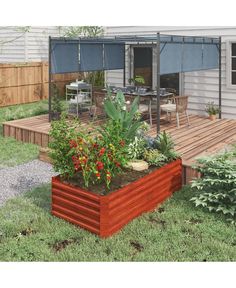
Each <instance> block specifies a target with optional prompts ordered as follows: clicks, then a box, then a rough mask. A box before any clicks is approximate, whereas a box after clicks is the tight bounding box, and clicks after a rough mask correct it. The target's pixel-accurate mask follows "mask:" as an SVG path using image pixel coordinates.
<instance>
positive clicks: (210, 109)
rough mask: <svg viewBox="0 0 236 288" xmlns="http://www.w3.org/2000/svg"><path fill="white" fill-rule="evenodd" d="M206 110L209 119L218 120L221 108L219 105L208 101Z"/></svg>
mask: <svg viewBox="0 0 236 288" xmlns="http://www.w3.org/2000/svg"><path fill="white" fill-rule="evenodd" d="M205 111H206V112H207V113H208V115H209V119H210V120H211V121H214V120H216V115H217V114H219V112H220V108H219V106H217V105H215V103H214V102H208V103H207V105H206V108H205Z"/></svg>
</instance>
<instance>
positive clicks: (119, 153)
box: [49, 115, 128, 188]
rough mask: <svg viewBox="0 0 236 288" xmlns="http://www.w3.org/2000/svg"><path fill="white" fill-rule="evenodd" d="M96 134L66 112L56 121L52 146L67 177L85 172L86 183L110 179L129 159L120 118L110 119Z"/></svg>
mask: <svg viewBox="0 0 236 288" xmlns="http://www.w3.org/2000/svg"><path fill="white" fill-rule="evenodd" d="M97 132H98V134H96V136H94V135H91V134H89V133H88V132H87V131H83V130H82V127H81V126H78V124H77V122H69V121H67V120H66V117H65V115H63V117H62V118H61V120H60V121H55V122H53V123H52V129H51V131H50V136H51V137H52V140H51V142H50V144H49V147H50V148H51V149H52V152H51V153H50V156H51V158H52V160H53V164H54V169H55V171H57V172H59V173H60V174H61V176H62V177H64V178H72V177H74V178H76V177H75V176H76V175H82V178H83V181H84V185H85V186H86V187H89V185H90V184H91V183H93V184H94V183H100V182H102V183H105V184H106V186H107V188H109V185H110V182H111V180H112V178H113V177H115V176H116V175H117V173H119V172H121V171H122V169H123V168H124V167H125V166H126V163H127V158H128V156H127V145H126V141H125V140H124V138H123V133H122V132H123V130H122V127H121V124H120V122H119V121H108V122H107V123H106V124H105V125H104V126H102V127H101V128H99V129H98V131H97Z"/></svg>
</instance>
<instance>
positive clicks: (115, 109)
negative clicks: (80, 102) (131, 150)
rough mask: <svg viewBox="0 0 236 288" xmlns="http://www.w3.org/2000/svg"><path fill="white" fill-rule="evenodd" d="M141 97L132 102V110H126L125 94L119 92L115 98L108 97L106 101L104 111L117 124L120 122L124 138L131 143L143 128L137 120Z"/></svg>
mask: <svg viewBox="0 0 236 288" xmlns="http://www.w3.org/2000/svg"><path fill="white" fill-rule="evenodd" d="M138 102H139V97H136V98H135V99H134V101H133V102H132V104H131V106H130V109H127V108H126V101H125V97H124V94H123V93H122V92H121V91H119V92H117V94H116V96H115V98H114V99H113V98H111V97H109V95H108V97H107V98H106V99H105V101H104V109H105V111H106V114H107V116H108V117H109V118H110V119H111V120H112V121H115V122H119V123H120V125H121V128H122V134H123V138H124V139H126V141H127V142H129V143H131V142H133V140H134V137H135V136H136V133H137V130H138V129H139V128H140V127H141V125H142V122H141V121H140V119H137V118H136V113H137V111H138Z"/></svg>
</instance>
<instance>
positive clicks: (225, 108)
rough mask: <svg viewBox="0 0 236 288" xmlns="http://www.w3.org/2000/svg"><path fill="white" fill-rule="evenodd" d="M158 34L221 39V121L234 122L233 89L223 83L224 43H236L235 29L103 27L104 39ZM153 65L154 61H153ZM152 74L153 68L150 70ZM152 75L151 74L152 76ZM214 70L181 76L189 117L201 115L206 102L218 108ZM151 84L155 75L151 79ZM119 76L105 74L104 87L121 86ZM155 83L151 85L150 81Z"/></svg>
mask: <svg viewBox="0 0 236 288" xmlns="http://www.w3.org/2000/svg"><path fill="white" fill-rule="evenodd" d="M157 31H160V32H162V33H163V34H173V35H174V34H176V35H192V36H222V117H223V118H233V119H236V87H235V88H231V89H230V88H229V87H227V85H226V82H227V78H226V77H227V71H226V68H227V65H229V63H227V60H226V54H227V49H226V42H227V41H228V40H231V39H236V27H202V28H199V27H158V26H156V27H154V26H152V27H148V26H122V27H107V28H106V33H107V35H125V34H140V35H141V34H148V33H153V32H157ZM154 65H155V61H154ZM153 70H154V71H155V66H154V67H153ZM153 74H154V73H153ZM218 75H219V74H218V69H215V70H206V71H198V72H191V73H190V72H189V73H184V75H183V82H182V83H181V84H182V85H181V86H182V89H183V90H182V91H183V94H184V95H189V96H190V98H189V112H190V113H192V114H205V115H206V113H205V105H206V104H207V102H209V101H214V102H215V103H216V104H218V95H219V92H218V91H219V90H218V89H219V86H218V85H219V80H218ZM153 76H154V78H153V80H155V75H153ZM122 79H123V74H122V70H120V71H118V72H117V71H112V73H111V72H110V71H109V72H107V73H106V81H107V83H113V84H116V85H117V86H120V85H122V84H123V80H122ZM154 83H155V81H154Z"/></svg>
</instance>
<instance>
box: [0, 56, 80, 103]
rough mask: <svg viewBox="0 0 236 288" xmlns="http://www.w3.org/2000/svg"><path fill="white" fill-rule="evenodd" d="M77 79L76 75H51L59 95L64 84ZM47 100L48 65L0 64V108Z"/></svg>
mask: <svg viewBox="0 0 236 288" xmlns="http://www.w3.org/2000/svg"><path fill="white" fill-rule="evenodd" d="M76 78H78V73H66V74H56V75H53V79H52V80H53V82H54V83H56V84H57V87H58V88H59V91H60V93H61V94H64V91H65V84H68V83H69V82H71V81H72V80H75V79H76ZM47 98H48V63H47V62H29V63H17V64H0V107H4V106H10V105H17V104H23V103H30V102H36V101H39V100H42V99H47Z"/></svg>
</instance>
